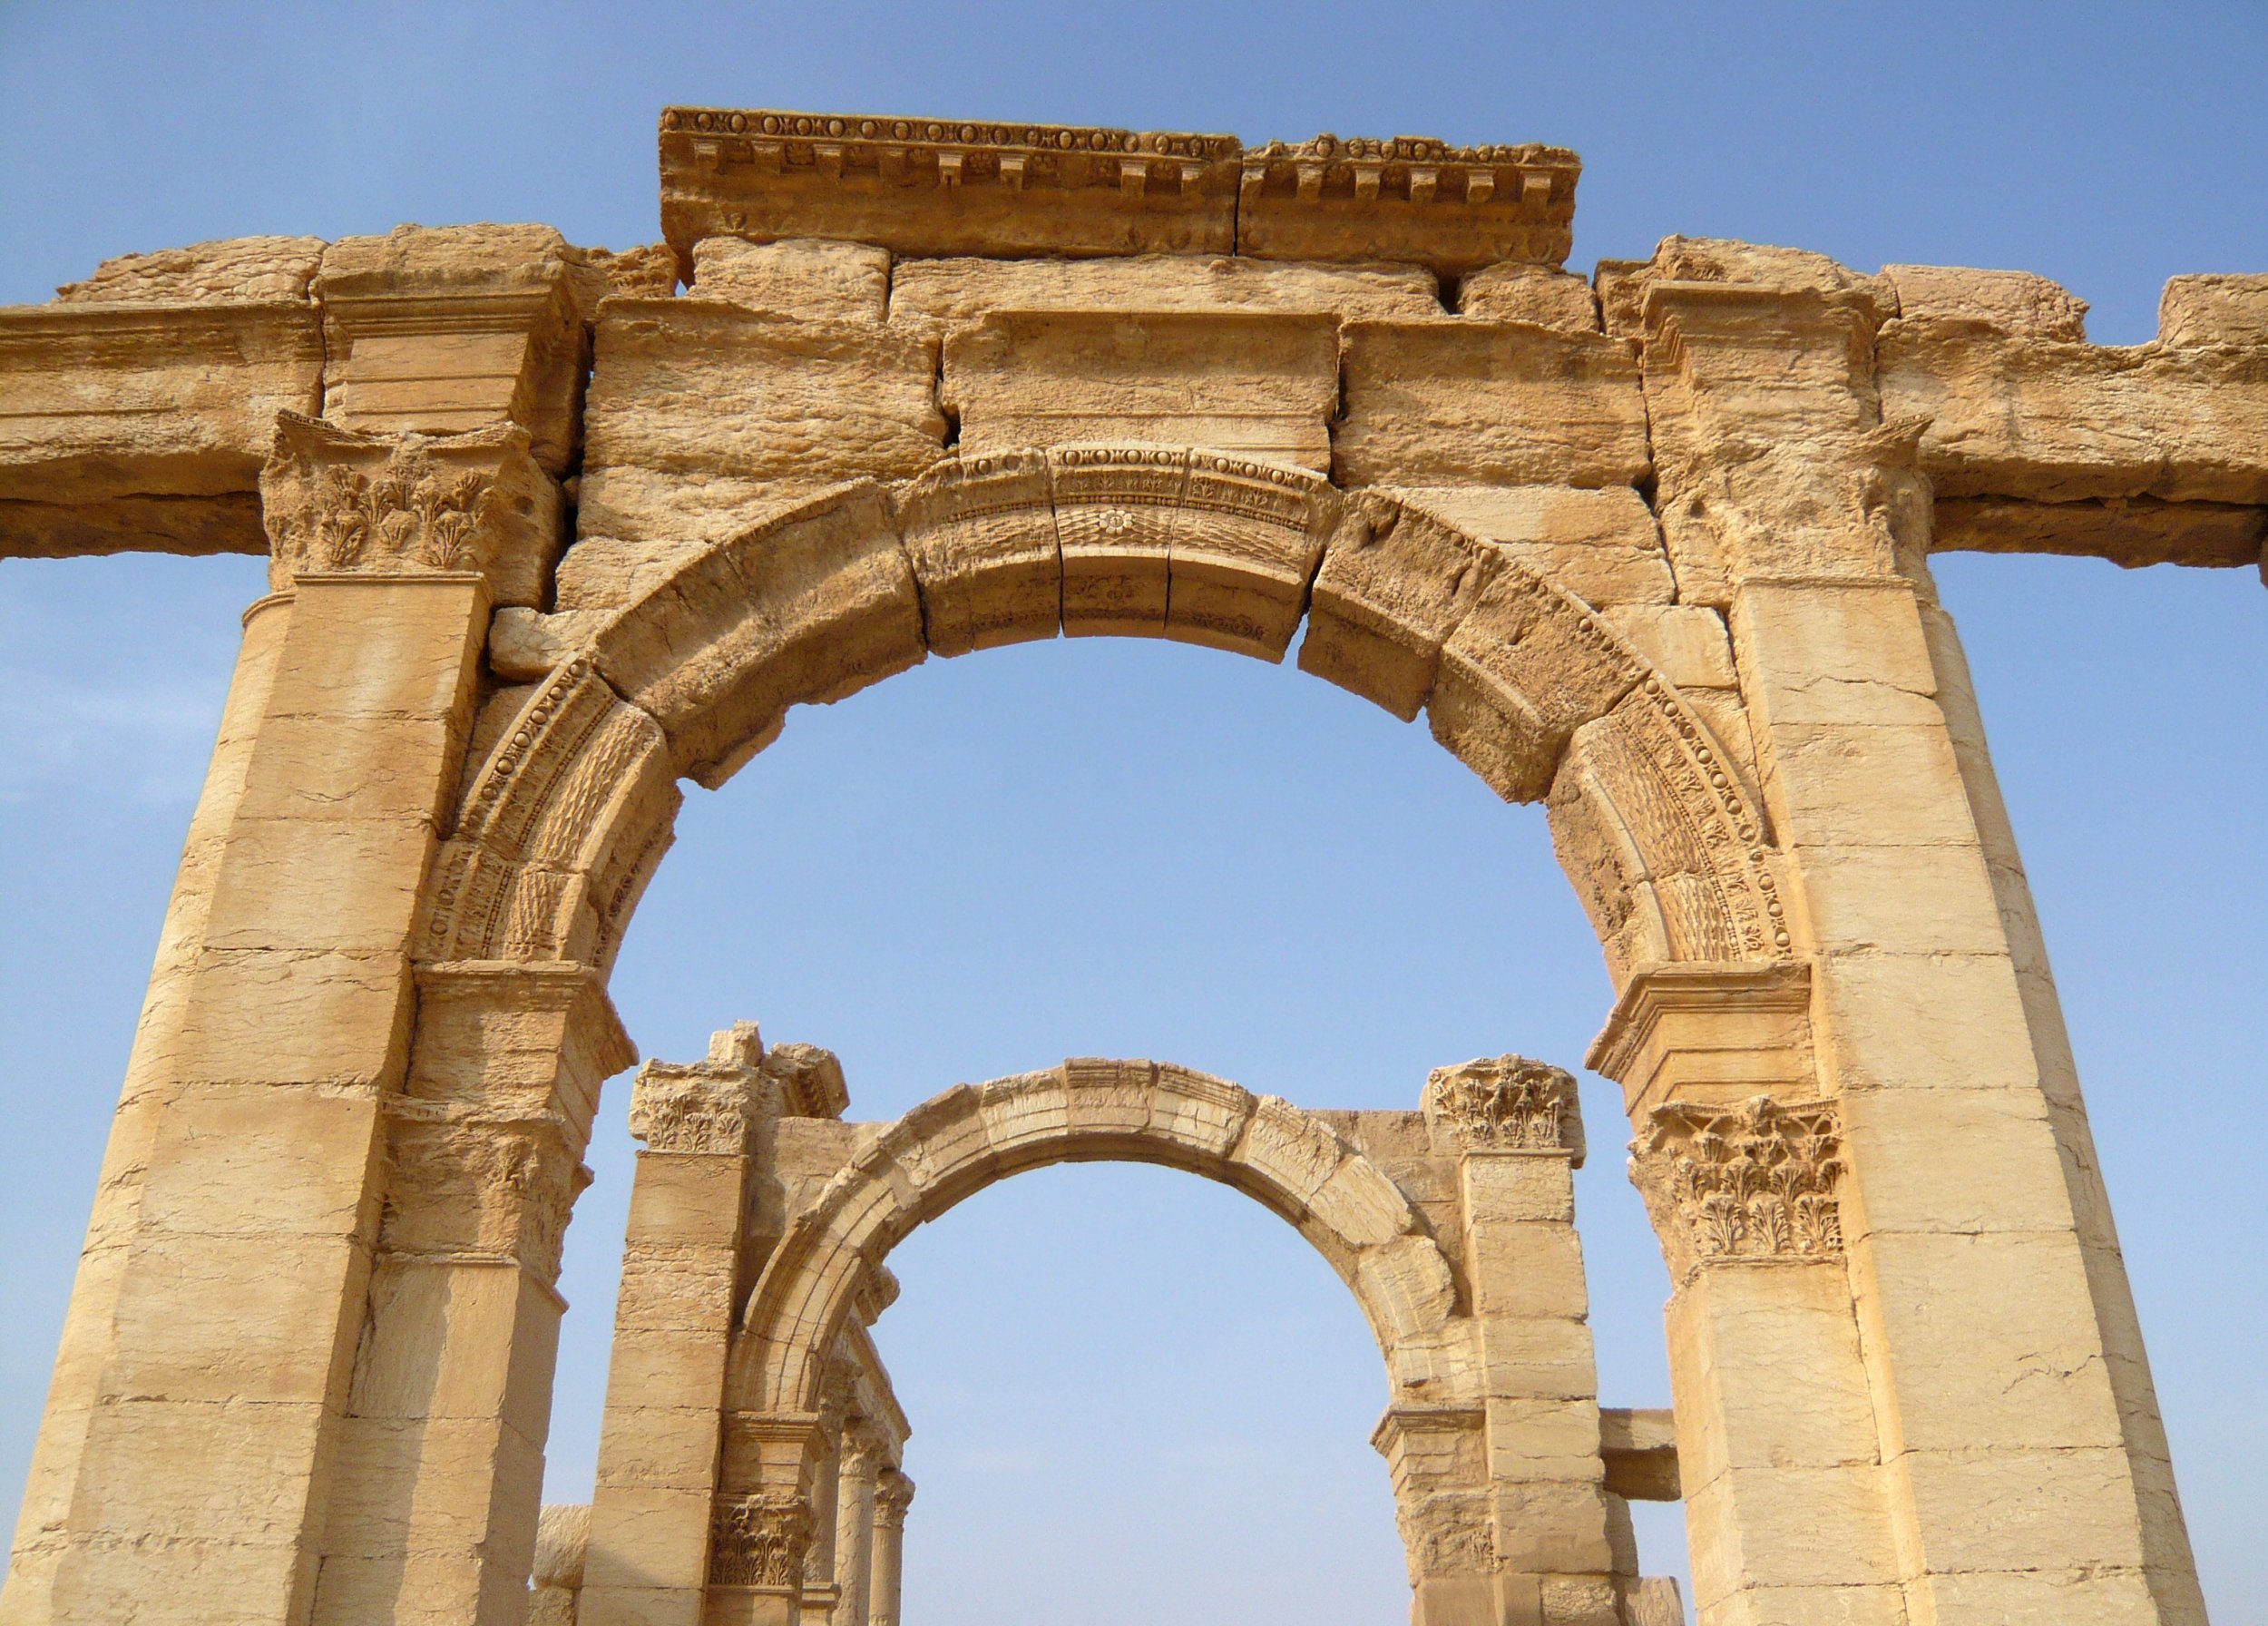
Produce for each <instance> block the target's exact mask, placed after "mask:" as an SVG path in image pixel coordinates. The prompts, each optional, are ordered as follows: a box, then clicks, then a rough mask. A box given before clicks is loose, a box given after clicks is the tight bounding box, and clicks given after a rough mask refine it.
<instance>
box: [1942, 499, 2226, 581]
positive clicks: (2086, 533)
mask: <svg viewBox="0 0 2268 1626" xmlns="http://www.w3.org/2000/svg"><path fill="white" fill-rule="evenodd" d="M1932 518H1933V520H1934V524H1935V529H1934V533H1933V534H1932V535H1931V546H1932V547H1933V548H1938V549H1944V550H1948V551H1959V550H1968V551H1970V552H1973V553H2077V554H2083V555H2085V556H2087V557H2089V558H2095V559H2107V560H2109V561H2110V562H2111V563H2114V564H2124V565H2126V566H2128V567H2130V568H2132V567H2139V566H2142V565H2146V564H2197V565H2206V566H2223V567H2227V566H2234V565H2254V564H2258V563H2260V562H2261V557H2262V545H2263V542H2268V507H2261V506H2254V505H2252V504H2236V503H2166V502H2160V501H2159V500H2157V499H2156V498H2155V497H2106V498H2103V499H2101V500H2099V501H2094V502H2076V503H2027V502H2021V501H2016V500H2011V499H2009V498H2002V497H1949V498H1947V499H1945V500H1944V501H1942V502H1941V503H1939V504H1937V506H1936V509H1935V511H1934V513H1933V514H1932Z"/></svg>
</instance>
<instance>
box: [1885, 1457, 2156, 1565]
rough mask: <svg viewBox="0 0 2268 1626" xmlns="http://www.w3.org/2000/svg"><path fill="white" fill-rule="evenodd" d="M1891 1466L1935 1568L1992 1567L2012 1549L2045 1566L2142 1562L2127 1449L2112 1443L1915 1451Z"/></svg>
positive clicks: (2003, 1560) (2140, 1537)
mask: <svg viewBox="0 0 2268 1626" xmlns="http://www.w3.org/2000/svg"><path fill="white" fill-rule="evenodd" d="M1897 1467H1898V1470H1899V1472H1900V1473H1901V1474H1902V1476H1903V1477H1904V1479H1905V1482H1906V1484H1907V1485H1908V1487H1910V1494H1911V1496H1912V1498H1913V1505H1914V1510H1915V1514H1916V1517H1917V1520H1918V1522H1920V1523H1921V1527H1922V1528H1923V1529H1924V1530H1926V1531H1929V1532H1930V1533H1931V1554H1930V1556H1931V1565H1932V1567H1933V1568H1938V1569H1942V1570H1945V1571H1950V1572H1962V1571H1970V1572H1978V1571H1990V1570H1994V1569H1997V1568H1999V1567H2000V1566H2001V1563H2003V1562H2005V1558H2004V1556H2003V1555H2005V1554H2009V1553H2022V1554H2023V1555H2024V1557H2025V1559H2026V1561H2027V1562H2028V1565H2029V1566H2035V1567H2037V1568H2038V1569H2039V1570H2043V1571H2047V1572H2056V1571H2065V1572H2073V1571H2086V1570H2090V1569H2109V1570H2114V1571H2115V1570H2120V1569H2127V1570H2135V1569H2139V1568H2140V1567H2141V1565H2142V1563H2143V1562H2144V1558H2145V1552H2144V1548H2143V1544H2142V1532H2141V1529H2140V1527H2139V1525H2138V1524H2137V1523H2136V1518H2135V1503H2134V1500H2133V1494H2132V1492H2131V1490H2130V1488H2129V1478H2128V1469H2127V1465H2126V1453H2125V1452H2124V1451H2122V1450H2119V1449H2117V1448H2116V1447H2113V1446H2103V1447H2099V1448H2095V1449H2083V1448H2076V1447H2075V1448H2070V1449H2066V1450H2057V1451H2021V1450H1994V1449H1987V1448H1982V1447H1978V1448H1970V1449H1958V1448H1956V1449H1950V1450H1944V1451H1920V1450H1913V1451H1908V1452H1907V1453H1905V1455H1902V1456H1901V1457H1900V1458H1899V1459H1898V1463H1897Z"/></svg>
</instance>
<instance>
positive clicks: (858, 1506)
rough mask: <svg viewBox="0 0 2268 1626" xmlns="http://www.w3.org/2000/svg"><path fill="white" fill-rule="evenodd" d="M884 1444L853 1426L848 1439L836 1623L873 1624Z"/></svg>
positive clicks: (839, 1498)
mask: <svg viewBox="0 0 2268 1626" xmlns="http://www.w3.org/2000/svg"><path fill="white" fill-rule="evenodd" d="M882 1467H883V1456H882V1446H881V1445H880V1443H879V1442H878V1441H876V1440H875V1439H874V1438H872V1437H871V1436H870V1435H868V1433H867V1432H866V1430H865V1429H864V1428H862V1427H858V1426H856V1425H854V1426H853V1427H852V1428H851V1429H850V1430H848V1431H847V1432H846V1436H845V1438H844V1441H843V1457H842V1472H841V1474H840V1475H839V1476H838V1478H839V1481H840V1484H839V1489H838V1491H837V1494H836V1503H835V1586H836V1594H837V1602H836V1605H835V1615H834V1626H868V1615H869V1612H870V1611H871V1610H872V1607H873V1577H874V1557H875V1482H876V1479H877V1478H878V1476H879V1475H880V1474H881V1473H882Z"/></svg>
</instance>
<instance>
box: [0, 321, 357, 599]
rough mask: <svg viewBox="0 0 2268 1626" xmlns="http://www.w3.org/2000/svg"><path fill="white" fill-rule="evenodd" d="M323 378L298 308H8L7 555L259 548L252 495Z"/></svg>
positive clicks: (1, 324) (4, 407) (3, 442)
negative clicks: (281, 432)
mask: <svg viewBox="0 0 2268 1626" xmlns="http://www.w3.org/2000/svg"><path fill="white" fill-rule="evenodd" d="M322 369H323V340H322V331H321V328H320V325H319V324H318V321H317V319H316V314H315V311H314V309H313V307H311V306H309V305H308V304H306V303H305V302H304V301H303V300H300V299H296V298H294V299H269V300H266V301H263V302H259V303H234V302H228V303H216V302H207V303H101V304H96V303H65V304H55V305H27V306H13V307H8V308H6V309H0V552H5V553H50V554H53V553H73V552H103V553H106V552H111V551H113V550H115V549H116V548H119V547H122V546H142V547H152V546H154V547H158V548H161V549H165V550H167V551H181V552H196V553H205V552H229V553H258V552H261V551H264V549H265V547H266V539H265V537H264V536H262V535H260V534H259V528H258V527H259V510H258V505H257V504H256V503H255V504H249V505H248V503H247V500H246V499H247V495H248V494H249V493H252V492H253V491H254V490H256V488H257V485H258V478H259V466H260V464H261V462H262V461H263V460H264V459H265V458H266V456H267V455H268V446H269V439H270V437H271V436H272V434H273V431H274V424H275V416H276V414H277V413H278V412H279V411H284V410H290V411H296V412H313V411H315V410H317V408H318V406H319V403H320V399H321V389H322ZM248 522H249V528H248Z"/></svg>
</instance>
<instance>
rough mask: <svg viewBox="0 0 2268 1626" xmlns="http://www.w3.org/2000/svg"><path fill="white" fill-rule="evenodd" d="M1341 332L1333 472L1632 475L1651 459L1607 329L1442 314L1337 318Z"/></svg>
mask: <svg viewBox="0 0 2268 1626" xmlns="http://www.w3.org/2000/svg"><path fill="white" fill-rule="evenodd" d="M1344 347H1345V356H1344V372H1345V380H1344V406H1343V408H1342V413H1343V416H1341V418H1340V421H1339V423H1338V426H1337V427H1336V429H1335V431H1334V435H1333V436H1332V469H1333V475H1334V478H1335V479H1336V480H1337V481H1338V482H1339V483H1340V484H1341V485H1454V484H1475V485H1582V486H1606V485H1637V483H1639V482H1640V481H1642V480H1644V479H1645V478H1646V477H1647V475H1649V474H1650V473H1651V472H1652V469H1653V460H1652V456H1651V455H1650V453H1649V452H1648V451H1647V430H1646V405H1645V402H1644V400H1643V398H1642V397H1641V396H1640V394H1639V390H1638V368H1637V359H1636V358H1635V357H1633V356H1632V355H1631V353H1630V348H1629V346H1628V345H1627V344H1626V343H1624V342H1623V341H1621V340H1619V339H1612V338H1606V337H1605V336H1603V335H1599V334H1584V333H1567V332H1561V331H1559V330H1557V329H1555V328H1544V327H1539V326H1536V325H1534V324H1532V323H1527V322H1477V321H1473V320H1471V319H1470V318H1458V319H1451V318H1443V319H1441V320H1438V321H1410V322H1384V321H1356V322H1349V323H1347V324H1346V326H1345V328H1344Z"/></svg>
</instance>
